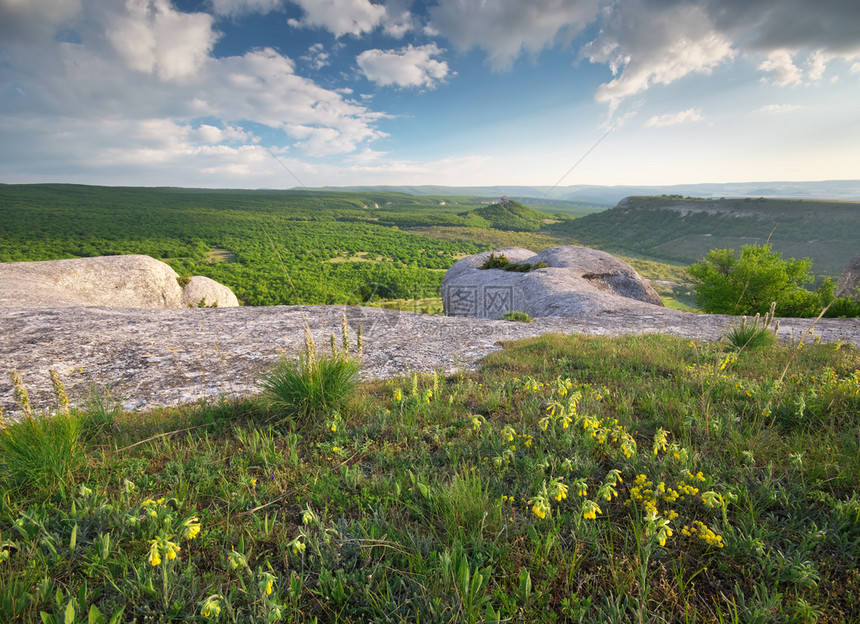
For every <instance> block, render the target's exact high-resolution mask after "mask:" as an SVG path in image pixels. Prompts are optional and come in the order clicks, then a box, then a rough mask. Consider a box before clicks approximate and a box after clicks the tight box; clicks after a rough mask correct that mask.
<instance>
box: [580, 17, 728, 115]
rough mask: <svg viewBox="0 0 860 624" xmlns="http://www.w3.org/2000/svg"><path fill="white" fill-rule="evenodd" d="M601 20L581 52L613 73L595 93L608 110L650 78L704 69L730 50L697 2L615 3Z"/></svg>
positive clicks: (657, 80)
mask: <svg viewBox="0 0 860 624" xmlns="http://www.w3.org/2000/svg"><path fill="white" fill-rule="evenodd" d="M602 25H603V29H602V30H601V33H600V35H599V36H598V37H597V38H596V39H594V40H592V41H591V42H590V43H589V44H587V45H586V46H585V47H584V49H583V51H582V52H583V55H584V56H585V57H586V58H587V59H588V60H590V61H591V62H593V63H603V64H607V65H608V66H609V68H610V69H611V71H612V73H613V74H614V75H615V76H616V78H614V79H613V80H611V81H610V82H608V83H605V84H603V85H601V86H600V87H599V88H598V90H597V92H596V94H595V98H596V99H597V100H598V101H601V102H608V103H609V104H610V107H611V108H612V109H613V110H614V109H615V108H616V107H617V106H618V104H619V103H620V102H621V101H622V100H624V99H625V98H627V97H629V96H631V95H635V94H637V93H641V92H643V91H645V90H647V89H648V88H649V87H650V86H651V85H653V84H669V83H671V82H674V81H676V80H678V79H680V78H683V77H684V76H687V75H688V74H691V73H705V74H707V73H710V72H711V71H712V70H713V69H714V68H715V67H716V66H718V65H719V64H720V63H723V62H726V61H728V60H731V59H732V58H733V57H734V56H735V52H734V50H733V49H732V42H731V40H730V39H729V38H728V37H726V36H724V35H723V34H722V33H720V32H718V31H717V30H716V29H715V27H714V24H713V22H712V20H711V19H710V17H709V16H708V15H707V13H706V11H705V10H704V9H703V8H702V7H701V6H699V5H675V6H672V5H671V4H661V5H657V3H649V2H646V1H644V0H633V1H631V2H629V3H618V4H614V5H612V6H610V7H608V8H607V9H606V10H605V11H604V13H603V16H602Z"/></svg>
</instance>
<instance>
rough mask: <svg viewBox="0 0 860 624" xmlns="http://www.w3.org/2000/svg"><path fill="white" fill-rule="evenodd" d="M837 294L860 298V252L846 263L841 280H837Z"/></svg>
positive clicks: (838, 295)
mask: <svg viewBox="0 0 860 624" xmlns="http://www.w3.org/2000/svg"><path fill="white" fill-rule="evenodd" d="M836 296H837V297H851V298H852V299H860V253H859V254H857V255H856V256H854V257H853V258H851V260H849V261H848V264H846V265H845V269H844V270H843V271H842V275H840V276H839V281H838V282H836Z"/></svg>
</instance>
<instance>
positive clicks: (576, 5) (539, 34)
mask: <svg viewBox="0 0 860 624" xmlns="http://www.w3.org/2000/svg"><path fill="white" fill-rule="evenodd" d="M600 4H601V2H600V0H529V1H528V2H525V1H523V0H494V1H493V2H485V1H483V0H480V1H478V0H439V2H438V4H437V5H436V6H433V7H431V8H430V17H431V21H430V24H429V26H428V28H429V29H428V33H439V34H441V35H442V36H444V37H446V38H447V39H449V40H450V41H452V42H453V43H454V45H456V46H457V47H458V48H460V49H461V50H468V49H471V48H475V47H477V48H481V49H483V50H484V51H486V53H487V56H488V59H489V62H490V65H491V66H492V67H493V68H494V69H507V68H509V67H510V66H511V65H512V64H513V62H514V60H515V59H516V58H517V57H518V56H519V55H520V54H521V53H522V52H523V51H525V52H528V53H531V54H536V53H537V52H540V51H541V50H543V49H544V48H546V47H548V46H551V45H554V44H556V43H559V42H569V41H570V40H572V39H573V37H575V36H576V35H577V34H579V33H580V32H581V31H582V30H583V29H584V28H585V27H586V26H587V25H588V24H589V23H591V22H592V21H593V20H594V19H595V18H596V17H597V14H598V10H599V7H600Z"/></svg>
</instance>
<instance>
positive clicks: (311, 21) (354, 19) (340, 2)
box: [290, 0, 386, 37]
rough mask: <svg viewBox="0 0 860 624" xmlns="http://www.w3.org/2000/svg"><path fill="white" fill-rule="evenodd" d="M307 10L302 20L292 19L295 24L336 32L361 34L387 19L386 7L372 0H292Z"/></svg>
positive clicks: (291, 22)
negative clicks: (371, 0)
mask: <svg viewBox="0 0 860 624" xmlns="http://www.w3.org/2000/svg"><path fill="white" fill-rule="evenodd" d="M292 1H293V3H294V4H297V5H299V6H300V7H301V8H302V9H303V10H304V12H305V16H304V17H303V18H302V19H301V20H296V19H291V20H290V24H291V25H292V26H296V27H300V26H311V27H314V28H323V29H325V30H328V31H330V32H331V33H333V34H334V36H335V37H342V36H343V35H347V34H349V35H361V34H363V33H366V32H370V31H372V30H373V29H375V28H376V27H377V26H379V25H380V24H381V23H382V21H383V20H384V19H385V15H386V13H385V7H384V6H382V5H379V4H373V3H372V2H370V0H292Z"/></svg>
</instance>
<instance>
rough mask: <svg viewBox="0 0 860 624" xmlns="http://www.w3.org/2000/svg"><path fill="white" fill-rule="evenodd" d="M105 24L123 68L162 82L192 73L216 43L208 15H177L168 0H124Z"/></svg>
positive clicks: (196, 70)
mask: <svg viewBox="0 0 860 624" xmlns="http://www.w3.org/2000/svg"><path fill="white" fill-rule="evenodd" d="M107 21H108V22H109V26H108V28H107V32H106V35H107V38H108V40H109V41H110V42H111V44H112V45H113V48H114V50H116V52H117V53H118V54H119V55H120V57H121V58H122V59H123V60H124V61H125V63H126V65H127V66H128V67H130V68H131V69H134V70H136V71H139V72H143V73H146V74H153V73H156V74H157V75H158V76H159V77H160V78H162V79H163V80H184V79H186V78H188V77H190V76H193V75H194V74H196V73H197V72H198V71H199V70H200V69H201V67H202V66H203V64H204V63H205V62H206V60H207V58H208V57H209V53H210V52H211V50H212V47H213V46H214V45H215V41H216V40H217V35H216V33H215V31H214V30H213V27H212V26H213V22H214V20H213V18H212V16H211V15H209V14H207V13H182V12H179V11H177V10H175V9H174V8H173V6H172V4H171V3H170V2H169V0H127V1H126V3H125V11H123V12H121V13H119V14H115V15H113V16H111V17H109V18H108V20H107Z"/></svg>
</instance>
